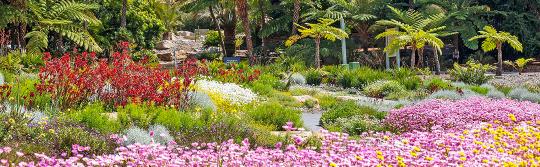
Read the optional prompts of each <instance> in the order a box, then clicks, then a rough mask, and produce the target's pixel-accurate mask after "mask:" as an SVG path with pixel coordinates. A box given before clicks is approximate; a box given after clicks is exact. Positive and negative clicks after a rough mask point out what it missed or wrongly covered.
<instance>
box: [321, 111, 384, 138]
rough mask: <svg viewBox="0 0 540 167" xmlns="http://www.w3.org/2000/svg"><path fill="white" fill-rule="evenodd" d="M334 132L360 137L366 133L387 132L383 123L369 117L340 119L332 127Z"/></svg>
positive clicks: (356, 116) (357, 116) (360, 116)
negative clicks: (338, 131)
mask: <svg viewBox="0 0 540 167" xmlns="http://www.w3.org/2000/svg"><path fill="white" fill-rule="evenodd" d="M330 126H331V127H333V129H334V130H340V131H341V132H345V133H348V134H349V135H360V134H362V133H364V132H378V131H385V130H386V128H385V126H384V125H383V123H382V121H381V120H379V119H376V118H374V117H371V116H367V115H355V116H352V117H350V118H338V119H336V122H335V123H333V124H332V125H330Z"/></svg>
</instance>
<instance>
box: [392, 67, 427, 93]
mask: <svg viewBox="0 0 540 167" xmlns="http://www.w3.org/2000/svg"><path fill="white" fill-rule="evenodd" d="M391 75H392V78H391V79H392V80H396V81H398V82H399V83H400V84H401V85H403V86H405V88H407V89H409V90H416V89H418V87H419V86H420V85H421V83H422V79H420V77H418V76H417V75H416V72H415V71H414V70H411V69H409V68H398V69H393V70H392V71H391Z"/></svg>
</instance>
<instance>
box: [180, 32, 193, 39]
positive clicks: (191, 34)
mask: <svg viewBox="0 0 540 167" xmlns="http://www.w3.org/2000/svg"><path fill="white" fill-rule="evenodd" d="M176 35H178V36H180V37H184V38H192V37H193V36H194V33H193V32H190V31H177V32H176Z"/></svg>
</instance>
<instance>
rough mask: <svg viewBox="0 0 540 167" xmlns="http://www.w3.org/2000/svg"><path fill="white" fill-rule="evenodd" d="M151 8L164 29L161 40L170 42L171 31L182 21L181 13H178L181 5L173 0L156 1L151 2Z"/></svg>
mask: <svg viewBox="0 0 540 167" xmlns="http://www.w3.org/2000/svg"><path fill="white" fill-rule="evenodd" d="M153 6H154V9H155V11H156V15H157V17H158V18H159V19H160V20H161V22H163V26H164V27H165V33H163V39H165V40H171V39H172V33H173V31H174V30H175V28H176V27H177V26H178V25H180V24H181V21H182V13H181V11H179V9H180V6H181V3H177V2H176V1H173V0H156V1H154V2H153Z"/></svg>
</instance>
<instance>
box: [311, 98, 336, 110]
mask: <svg viewBox="0 0 540 167" xmlns="http://www.w3.org/2000/svg"><path fill="white" fill-rule="evenodd" d="M315 98H317V99H318V100H319V105H320V106H321V108H322V109H325V110H327V109H329V108H331V107H332V106H334V105H336V104H337V103H339V101H338V99H337V98H336V97H334V96H330V95H321V96H315Z"/></svg>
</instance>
